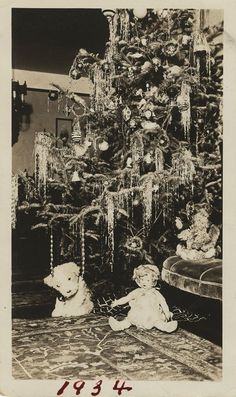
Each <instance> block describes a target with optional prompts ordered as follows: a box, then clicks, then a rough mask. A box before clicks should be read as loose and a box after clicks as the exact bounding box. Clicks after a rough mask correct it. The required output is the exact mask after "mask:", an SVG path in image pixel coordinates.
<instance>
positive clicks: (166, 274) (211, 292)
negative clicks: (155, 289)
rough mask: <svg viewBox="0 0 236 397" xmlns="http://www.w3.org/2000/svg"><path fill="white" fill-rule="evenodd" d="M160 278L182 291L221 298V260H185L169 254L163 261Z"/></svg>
mask: <svg viewBox="0 0 236 397" xmlns="http://www.w3.org/2000/svg"><path fill="white" fill-rule="evenodd" d="M162 280H163V281H165V282H166V283H167V284H169V285H171V286H173V287H176V288H179V289H181V290H183V291H187V292H191V293H192V294H196V295H199V296H203V297H206V298H211V299H218V300H222V260H221V259H207V260H203V261H186V260H183V259H181V258H180V257H178V256H171V257H169V258H168V259H166V260H165V261H164V263H163V268H162Z"/></svg>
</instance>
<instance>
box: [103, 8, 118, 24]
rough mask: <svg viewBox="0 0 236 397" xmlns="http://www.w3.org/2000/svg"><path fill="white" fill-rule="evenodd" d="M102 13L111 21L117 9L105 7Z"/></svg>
mask: <svg viewBox="0 0 236 397" xmlns="http://www.w3.org/2000/svg"><path fill="white" fill-rule="evenodd" d="M102 13H103V15H104V16H105V17H106V18H107V19H108V21H110V20H111V19H112V18H113V17H114V15H115V10H114V9H112V8H110V9H108V8H107V9H106V8H104V9H102Z"/></svg>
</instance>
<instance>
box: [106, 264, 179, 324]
mask: <svg viewBox="0 0 236 397" xmlns="http://www.w3.org/2000/svg"><path fill="white" fill-rule="evenodd" d="M159 278H160V272H159V269H158V268H157V267H156V266H154V265H149V264H148V265H140V266H138V267H137V268H136V269H134V274H133V279H134V280H135V281H136V283H137V284H138V286H139V288H136V289H135V290H134V291H132V292H130V293H129V294H128V295H127V296H125V297H123V298H120V299H116V300H114V301H113V302H112V304H111V306H112V307H115V306H118V305H124V304H126V303H129V305H130V311H129V312H128V315H127V317H126V318H125V319H123V320H121V321H118V320H116V319H115V318H113V317H110V318H109V324H110V326H111V328H112V329H113V330H114V331H121V330H124V329H126V328H129V327H130V326H131V325H135V326H136V327H138V328H142V329H151V328H153V327H155V328H157V329H159V330H161V331H164V332H173V331H175V330H176V328H177V325H178V323H177V321H173V320H172V313H171V312H170V311H169V307H168V305H167V303H166V300H165V298H164V297H163V296H162V294H161V293H160V292H159V291H158V290H157V288H155V286H156V284H157V280H158V279H159Z"/></svg>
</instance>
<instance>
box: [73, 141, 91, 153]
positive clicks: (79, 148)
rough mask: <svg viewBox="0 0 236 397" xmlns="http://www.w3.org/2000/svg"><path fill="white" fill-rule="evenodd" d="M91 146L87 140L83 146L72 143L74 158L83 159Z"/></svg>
mask: <svg viewBox="0 0 236 397" xmlns="http://www.w3.org/2000/svg"><path fill="white" fill-rule="evenodd" d="M91 145H92V142H90V141H89V140H87V139H86V140H85V141H84V143H83V144H79V143H74V145H73V148H74V151H75V155H76V157H83V156H84V155H85V153H86V152H87V150H88V148H89V147H90V146H91Z"/></svg>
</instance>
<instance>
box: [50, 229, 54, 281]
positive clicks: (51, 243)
mask: <svg viewBox="0 0 236 397" xmlns="http://www.w3.org/2000/svg"><path fill="white" fill-rule="evenodd" d="M53 248H54V244H53V227H52V225H51V228H50V272H51V275H52V276H53V274H54V267H53V262H54V261H53Z"/></svg>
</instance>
